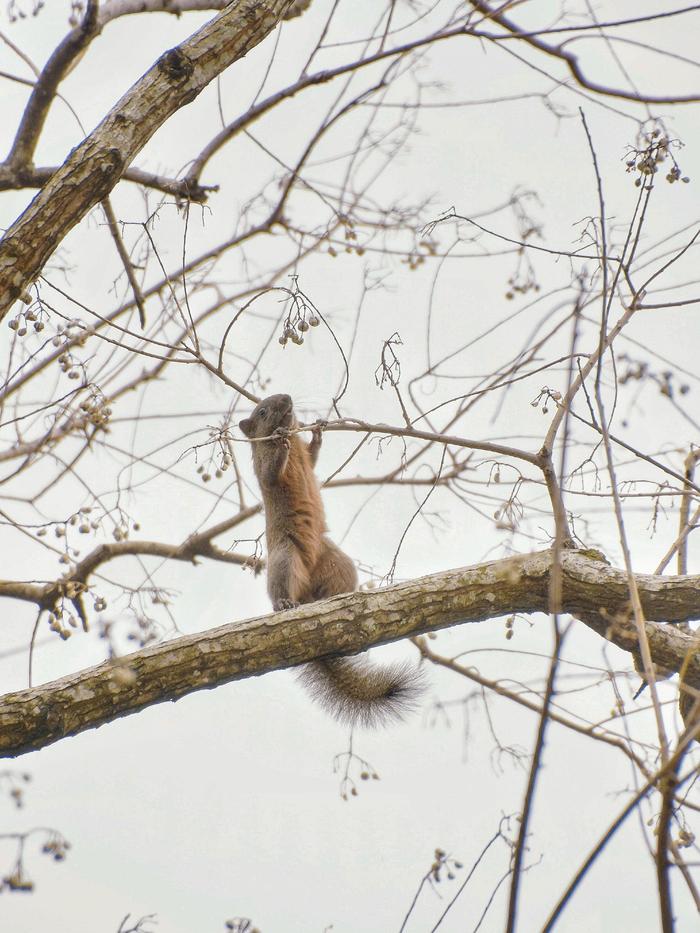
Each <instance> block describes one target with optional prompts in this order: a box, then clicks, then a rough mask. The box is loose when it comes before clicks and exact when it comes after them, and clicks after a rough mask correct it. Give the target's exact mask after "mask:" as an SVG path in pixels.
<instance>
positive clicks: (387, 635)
mask: <svg viewBox="0 0 700 933" xmlns="http://www.w3.org/2000/svg"><path fill="white" fill-rule="evenodd" d="M561 561H562V578H563V586H562V590H563V595H562V610H563V611H565V612H570V613H571V614H573V615H575V616H577V617H579V618H583V619H584V620H585V621H586V622H587V624H590V625H592V627H593V628H595V630H596V631H600V633H601V634H603V635H604V636H605V637H606V638H608V639H609V640H610V641H612V642H614V643H615V644H617V645H619V646H620V647H622V648H624V649H625V650H631V649H632V648H633V647H635V646H636V644H637V640H636V633H635V630H634V626H633V625H632V624H631V623H630V622H629V621H627V618H628V616H629V608H628V584H627V578H626V575H625V573H623V572H622V571H620V570H615V569H613V568H612V567H609V566H608V565H607V564H606V563H604V561H602V560H601V559H600V558H599V557H596V556H595V555H593V556H592V555H591V553H590V552H586V551H576V552H565V553H563V554H562V555H561ZM552 565H553V553H552V551H550V550H547V551H541V552H539V553H535V554H530V555H525V556H520V557H511V558H506V559H505V560H499V561H493V562H491V563H487V564H482V565H479V566H476V567H467V568H462V569H459V570H450V571H447V572H444V573H438V574H433V575H432V576H428V577H422V578H421V579H418V580H412V581H409V582H407V583H402V584H399V585H398V586H392V587H388V588H387V589H384V590H380V591H376V592H368V593H351V594H349V595H347V596H336V597H334V598H333V599H328V600H324V601H323V602H318V603H314V604H310V605H305V606H301V607H299V608H298V609H293V610H289V611H287V612H280V613H277V614H276V615H275V616H274V617H271V616H263V617H261V618H257V619H250V620H247V621H245V622H240V623H235V624H232V625H224V626H221V627H220V628H216V629H212V630H210V631H207V632H202V633H199V634H196V635H188V636H185V637H184V638H178V639H174V640H173V641H171V642H168V643H167V644H164V645H158V646H156V647H152V648H146V649H144V650H142V651H138V652H135V653H134V654H131V655H127V656H126V657H124V658H122V659H120V660H119V661H118V662H116V663H114V662H108V663H105V664H100V665H98V666H97V667H93V668H89V669H87V670H85V671H81V672H80V673H77V674H72V675H69V676H68V677H63V678H61V679H60V680H56V681H53V682H52V683H50V684H46V685H44V686H42V687H37V688H33V689H29V690H22V691H20V692H18V693H12V694H8V695H6V696H5V697H4V698H3V699H2V702H1V704H0V755H2V756H3V757H14V756H16V755H20V754H22V753H23V752H27V751H31V750H34V749H39V748H43V747H44V746H46V745H50V744H51V743H52V742H56V741H58V740H59V739H61V738H64V737H65V736H69V735H76V734H77V733H79V732H83V731H85V730H86V729H90V728H95V727H96V726H99V725H102V724H103V723H106V722H110V721H112V720H114V719H118V718H120V717H121V716H125V715H128V714H130V713H135V712H137V711H138V710H141V709H144V708H146V707H148V706H152V705H154V704H156V703H162V702H164V701H166V700H177V699H179V698H180V697H183V696H186V695H187V694H189V693H193V692H195V691H196V690H203V689H211V688H213V687H217V686H219V685H221V684H225V683H228V682H230V681H233V680H238V679H242V678H244V677H251V676H254V675H257V674H264V673H266V672H268V671H272V670H276V669H279V668H286V667H293V666H295V665H298V664H302V663H304V662H306V661H310V660H312V659H314V658H318V657H323V656H325V655H331V654H353V653H355V652H358V651H362V650H364V649H366V648H370V647H372V646H374V645H380V644H384V643H386V642H391V641H395V640H397V639H400V638H406V637H408V636H411V635H418V634H421V633H423V632H429V631H433V630H436V629H441V628H446V627H448V626H451V625H455V624H458V623H464V622H477V621H483V620H485V619H491V618H495V617H498V616H503V615H506V614H510V613H513V612H547V611H548V608H549V606H548V604H549V596H548V594H549V582H550V575H551V572H552ZM636 581H637V586H638V588H639V593H640V596H641V600H642V604H643V607H644V611H645V613H646V615H647V617H648V618H655V619H661V620H665V621H681V620H687V619H693V618H698V617H700V578H698V577H692V576H687V577H651V576H643V575H639V576H637V577H636ZM646 628H647V637H648V639H649V645H650V648H651V652H652V656H653V658H654V661H655V662H656V663H661V664H663V665H664V666H666V667H671V668H675V669H676V670H678V669H679V668H681V667H683V668H684V677H685V681H686V682H687V683H689V684H691V685H698V686H700V654H699V653H698V652H697V651H696V641H695V639H694V638H692V637H690V636H688V635H685V634H683V633H682V632H680V631H678V630H677V629H675V628H673V627H671V626H667V625H659V624H656V623H653V622H649V623H647V626H646Z"/></svg>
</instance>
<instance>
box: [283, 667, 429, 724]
mask: <svg viewBox="0 0 700 933" xmlns="http://www.w3.org/2000/svg"><path fill="white" fill-rule="evenodd" d="M299 679H300V680H301V682H302V683H303V684H304V686H305V687H306V688H307V690H309V692H310V693H311V695H312V697H313V698H314V699H315V700H317V701H318V702H319V703H320V704H321V705H322V706H324V707H325V708H326V709H327V710H328V711H329V712H330V713H331V714H332V715H333V716H335V718H336V719H339V720H340V721H341V722H345V723H348V724H349V725H351V726H355V725H362V726H383V725H387V724H388V723H390V722H395V721H396V720H399V719H403V718H404V716H405V715H406V714H407V713H410V712H411V711H412V710H413V709H415V708H416V706H417V704H418V698H419V697H420V694H421V692H422V691H423V688H424V680H423V676H422V673H421V672H420V671H419V670H418V668H416V667H414V666H413V665H411V664H408V663H403V664H390V665H387V666H386V667H379V666H376V665H374V664H371V663H370V662H369V661H368V660H367V659H366V658H365V657H363V656H359V657H357V656H356V657H352V658H329V659H327V660H323V661H312V662H311V663H310V664H305V665H304V666H303V667H302V668H301V672H300V674H299Z"/></svg>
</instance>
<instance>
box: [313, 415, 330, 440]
mask: <svg viewBox="0 0 700 933" xmlns="http://www.w3.org/2000/svg"><path fill="white" fill-rule="evenodd" d="M327 426H328V422H327V421H322V420H321V419H320V418H319V419H318V421H316V422H315V423H314V424H313V425H312V427H311V436H312V437H313V439H314V441H315V442H316V443H317V444H320V443H321V437H322V436H323V429H324V428H325V427H327Z"/></svg>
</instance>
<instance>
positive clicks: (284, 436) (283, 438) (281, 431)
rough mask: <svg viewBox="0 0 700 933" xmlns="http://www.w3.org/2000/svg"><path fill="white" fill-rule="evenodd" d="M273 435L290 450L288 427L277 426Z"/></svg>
mask: <svg viewBox="0 0 700 933" xmlns="http://www.w3.org/2000/svg"><path fill="white" fill-rule="evenodd" d="M272 436H273V437H274V438H275V440H278V441H279V442H280V444H281V445H282V446H283V447H286V448H287V450H289V447H290V443H289V435H288V433H287V429H286V428H275V430H274V431H273V432H272Z"/></svg>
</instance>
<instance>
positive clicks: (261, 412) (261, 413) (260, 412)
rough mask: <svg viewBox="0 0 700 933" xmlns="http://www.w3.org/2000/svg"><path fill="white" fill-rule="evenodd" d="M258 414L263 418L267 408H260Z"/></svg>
mask: <svg viewBox="0 0 700 933" xmlns="http://www.w3.org/2000/svg"><path fill="white" fill-rule="evenodd" d="M258 414H259V415H260V417H261V418H264V417H265V415H266V414H267V408H261V409H260V411H259V412H258Z"/></svg>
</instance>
